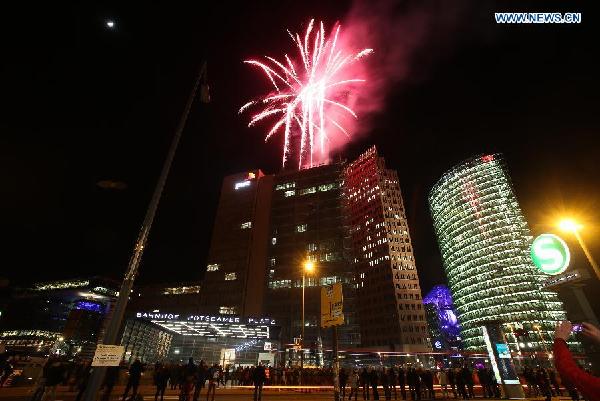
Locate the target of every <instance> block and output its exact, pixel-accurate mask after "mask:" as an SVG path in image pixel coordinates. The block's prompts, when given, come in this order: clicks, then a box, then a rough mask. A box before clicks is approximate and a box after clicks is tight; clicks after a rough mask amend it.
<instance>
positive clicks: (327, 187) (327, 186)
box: [319, 182, 339, 192]
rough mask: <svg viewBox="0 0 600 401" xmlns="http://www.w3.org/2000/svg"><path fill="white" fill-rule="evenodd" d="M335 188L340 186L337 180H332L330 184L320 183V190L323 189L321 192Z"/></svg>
mask: <svg viewBox="0 0 600 401" xmlns="http://www.w3.org/2000/svg"><path fill="white" fill-rule="evenodd" d="M335 188H339V184H338V183H336V182H332V183H330V184H323V185H319V191H321V192H326V191H330V190H332V189H335Z"/></svg>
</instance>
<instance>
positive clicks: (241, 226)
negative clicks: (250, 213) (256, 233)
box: [240, 221, 252, 230]
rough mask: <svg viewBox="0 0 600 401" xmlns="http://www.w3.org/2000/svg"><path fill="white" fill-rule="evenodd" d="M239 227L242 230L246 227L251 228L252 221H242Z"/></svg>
mask: <svg viewBox="0 0 600 401" xmlns="http://www.w3.org/2000/svg"><path fill="white" fill-rule="evenodd" d="M240 228H241V229H242V230H245V229H247V228H252V222H251V221H246V222H244V223H242V224H241V225H240Z"/></svg>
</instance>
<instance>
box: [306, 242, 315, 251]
mask: <svg viewBox="0 0 600 401" xmlns="http://www.w3.org/2000/svg"><path fill="white" fill-rule="evenodd" d="M306 250H307V251H309V252H314V251H316V250H317V244H308V245H306Z"/></svg>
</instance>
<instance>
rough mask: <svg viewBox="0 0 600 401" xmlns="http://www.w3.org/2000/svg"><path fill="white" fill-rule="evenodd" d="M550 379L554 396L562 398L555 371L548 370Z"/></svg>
mask: <svg viewBox="0 0 600 401" xmlns="http://www.w3.org/2000/svg"><path fill="white" fill-rule="evenodd" d="M547 372H548V377H549V378H550V384H552V387H553V388H554V395H556V396H561V395H562V391H561V390H560V386H559V385H558V380H557V379H556V372H555V371H554V369H547Z"/></svg>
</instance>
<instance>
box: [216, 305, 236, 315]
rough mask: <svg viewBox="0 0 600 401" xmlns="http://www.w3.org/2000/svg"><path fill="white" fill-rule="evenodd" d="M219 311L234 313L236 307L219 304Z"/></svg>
mask: <svg viewBox="0 0 600 401" xmlns="http://www.w3.org/2000/svg"><path fill="white" fill-rule="evenodd" d="M219 313H220V314H221V315H235V314H237V308H236V307H235V306H221V307H219Z"/></svg>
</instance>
